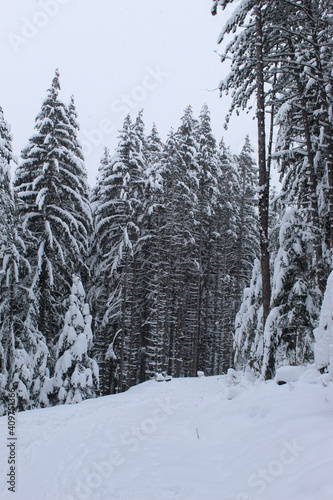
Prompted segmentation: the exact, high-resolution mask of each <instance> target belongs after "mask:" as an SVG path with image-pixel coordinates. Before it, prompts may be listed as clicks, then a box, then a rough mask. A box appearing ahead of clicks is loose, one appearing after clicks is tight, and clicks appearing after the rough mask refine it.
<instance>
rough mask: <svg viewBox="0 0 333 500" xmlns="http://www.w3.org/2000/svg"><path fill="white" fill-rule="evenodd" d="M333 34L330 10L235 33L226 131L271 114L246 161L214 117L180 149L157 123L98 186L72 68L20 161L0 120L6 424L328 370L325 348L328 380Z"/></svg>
mask: <svg viewBox="0 0 333 500" xmlns="http://www.w3.org/2000/svg"><path fill="white" fill-rule="evenodd" d="M233 3H235V5H236V2H233V1H232V0H229V1H228V0H215V1H214V2H213V9H212V13H213V14H216V13H217V10H218V9H220V8H221V9H222V10H224V9H226V8H227V7H229V6H230V4H233ZM332 19H333V6H332V4H331V2H329V1H328V0H323V1H322V0H316V1H314V0H294V1H283V0H268V1H266V0H250V1H244V2H241V3H239V4H238V3H237V8H236V7H235V12H234V14H233V15H232V16H231V17H230V19H229V21H228V22H227V23H226V25H225V28H224V29H223V31H222V33H221V35H220V39H219V41H220V43H221V44H222V45H221V47H223V53H222V55H221V60H222V63H223V65H228V64H229V66H230V67H229V70H230V71H229V72H228V76H227V77H226V78H225V79H223V80H222V81H221V83H220V92H221V95H222V96H224V95H225V94H229V95H230V96H231V107H230V113H229V114H228V115H227V117H226V127H227V125H228V122H229V120H237V116H232V115H238V114H240V113H242V112H245V110H247V111H248V112H251V108H252V106H253V102H255V103H256V104H255V105H256V110H255V111H254V114H255V118H256V121H257V126H258V146H257V150H258V155H257V158H256V157H255V154H254V145H252V144H251V142H250V139H249V136H245V137H244V141H243V148H242V150H241V152H240V153H239V154H234V153H233V152H232V151H230V149H229V148H228V147H227V146H226V145H225V143H224V140H223V137H221V136H219V137H217V138H216V137H215V136H214V134H213V132H212V128H211V123H210V112H209V109H208V107H207V106H206V105H203V107H202V110H201V112H200V114H199V116H194V114H193V111H192V108H191V106H188V107H187V108H186V109H185V110H184V112H183V116H182V117H181V119H180V123H179V124H175V129H173V130H171V131H170V133H169V134H168V137H167V138H166V140H165V141H162V140H161V138H160V136H159V133H158V130H157V128H156V126H155V125H154V126H153V127H152V130H151V131H147V130H146V128H145V124H144V113H143V111H140V112H139V113H138V114H137V115H136V116H130V115H128V116H126V118H125V120H124V123H123V127H122V129H121V130H120V131H119V134H118V146H117V148H116V150H115V151H110V150H109V149H108V148H107V147H105V149H104V153H103V155H102V158H101V161H100V166H99V174H98V178H97V182H96V185H95V186H93V187H92V188H91V187H89V186H88V182H87V172H86V167H85V160H84V155H83V151H82V147H81V145H80V140H79V125H78V117H77V112H76V107H75V103H74V98H72V99H71V100H70V102H69V103H64V102H63V101H62V100H61V89H60V75H59V72H58V70H56V72H55V76H54V79H53V81H52V83H51V86H50V88H49V89H48V90H47V92H46V97H45V99H44V101H43V104H42V107H41V109H40V111H39V114H38V115H37V117H36V121H35V129H34V131H32V132H31V134H32V135H31V137H30V139H29V143H28V145H27V147H26V148H25V149H24V150H23V151H22V152H21V156H20V158H19V159H17V158H16V156H15V154H14V153H15V152H13V150H12V136H11V131H10V126H9V124H8V122H7V121H6V117H5V116H4V112H3V110H2V108H0V226H1V227H0V414H4V413H6V408H7V404H8V397H9V392H10V390H11V389H12V388H13V389H14V390H15V392H16V395H17V398H18V408H19V409H20V410H26V409H31V408H35V407H47V406H51V405H57V404H65V403H76V402H80V401H82V400H83V399H87V398H92V397H97V396H100V395H106V394H111V393H117V392H122V391H124V390H126V389H128V388H129V387H131V386H133V385H135V384H138V383H140V382H144V381H146V380H149V379H151V378H153V377H158V376H162V375H161V374H164V375H163V376H164V377H165V375H166V374H167V375H170V376H173V377H188V376H196V375H197V373H198V371H202V372H204V373H205V374H207V375H216V374H220V373H225V372H227V370H228V369H229V368H232V367H237V368H244V367H245V366H248V367H250V368H251V369H252V370H253V371H254V373H255V374H257V375H258V376H259V375H260V374H261V375H262V376H263V377H265V378H266V379H270V378H272V377H274V374H275V370H276V367H277V366H279V365H281V364H292V365H300V364H304V363H309V362H313V360H314V356H315V349H316V348H315V340H317V343H318V341H321V347H320V348H321V351H320V352H321V357H320V361H319V364H321V366H319V368H320V369H322V370H326V369H327V367H328V365H329V362H330V357H329V345H330V343H331V340H330V338H328V337H325V338H324V340H323V335H322V334H321V331H320V329H319V330H318V326H319V318H320V311H321V306H322V303H323V299H324V294H325V289H326V284H327V279H328V277H329V274H330V272H331V269H332V245H333V122H332V116H333V78H332V74H333V73H332V71H333V59H332V48H333V47H332V44H333V42H332V40H333V36H332V35H333V27H332ZM225 39H227V43H226V44H225V43H224V42H225ZM223 65H222V66H221V67H223ZM36 112H38V110H36ZM13 132H14V133H15V130H14V131H13ZM220 132H221V131H220ZM221 135H222V134H221ZM273 164H274V166H276V167H277V169H278V172H279V176H280V183H281V187H280V186H279V187H274V186H272V185H271V183H270V177H271V170H272V166H273ZM316 329H317V330H316ZM322 329H325V328H324V326H322ZM315 330H316V332H317V334H316V338H315V333H316V332H315ZM325 342H326V344H325ZM324 344H325V345H324ZM323 346H324V347H323ZM325 346H326V347H325ZM325 349H326V350H325ZM323 353H324V354H323ZM325 353H326V354H325ZM318 359H319V358H318Z"/></svg>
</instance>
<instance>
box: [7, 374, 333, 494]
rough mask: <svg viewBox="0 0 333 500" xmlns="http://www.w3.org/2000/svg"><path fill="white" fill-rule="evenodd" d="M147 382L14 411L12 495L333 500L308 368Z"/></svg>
mask: <svg viewBox="0 0 333 500" xmlns="http://www.w3.org/2000/svg"><path fill="white" fill-rule="evenodd" d="M278 380H290V381H289V382H288V383H286V384H284V385H278V384H277V383H276V382H273V381H270V382H267V383H265V382H263V381H254V380H251V377H250V375H247V376H243V377H241V376H240V374H237V376H235V374H234V375H233V374H232V372H231V373H230V374H229V375H228V376H216V377H199V378H196V379H189V378H187V379H173V380H171V381H169V382H156V381H150V382H146V383H144V384H141V385H139V386H136V387H133V388H132V389H130V390H129V391H128V392H126V393H123V394H118V395H114V396H107V397H103V398H99V399H97V400H89V401H85V402H83V403H79V404H77V405H66V406H58V407H55V408H47V409H43V410H33V411H28V412H24V413H19V414H17V415H16V428H17V450H16V451H18V464H17V469H16V476H17V477H16V493H12V492H9V491H8V490H7V487H8V484H6V481H7V479H8V478H7V477H6V474H8V472H9V464H8V463H7V460H8V450H10V448H9V447H6V442H8V440H7V437H8V428H7V417H2V418H1V419H0V440H1V453H0V473H1V478H0V498H1V499H7V498H11V499H15V500H74V499H75V500H83V499H84V500H86V499H92V500H99V499H101V500H102V499H103V500H139V499H140V500H154V499H155V500H164V499H177V500H178V499H179V500H196V499H198V500H199V499H200V500H227V499H228V500H229V499H233V500H250V499H251V500H252V499H253V500H254V499H255V500H256V499H262V500H296V499H297V500H310V499H311V500H332V499H333V473H332V471H333V388H332V384H331V383H328V382H327V379H326V376H320V375H319V374H318V372H316V371H315V370H314V369H311V368H310V369H307V370H298V371H297V369H296V371H295V370H290V369H285V368H284V372H281V373H280V374H278Z"/></svg>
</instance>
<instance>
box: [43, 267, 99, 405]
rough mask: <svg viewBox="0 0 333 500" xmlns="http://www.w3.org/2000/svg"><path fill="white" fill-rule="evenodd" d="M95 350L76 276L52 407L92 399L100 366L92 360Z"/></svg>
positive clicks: (51, 389) (60, 346)
mask: <svg viewBox="0 0 333 500" xmlns="http://www.w3.org/2000/svg"><path fill="white" fill-rule="evenodd" d="M92 346H93V335H92V330H91V315H90V314H89V305H88V304H87V303H86V302H85V292H84V289H83V286H82V282H81V280H80V278H79V277H78V276H75V275H73V285H72V288H71V295H70V305H69V308H68V311H67V313H66V316H65V325H64V327H63V330H62V332H61V334H60V337H59V341H58V349H57V362H56V365H55V369H54V376H53V378H52V379H51V381H50V382H49V388H48V393H49V398H50V400H51V402H52V403H53V404H59V403H60V404H71V403H79V402H80V401H82V400H84V399H89V398H93V397H95V396H96V394H97V390H98V366H97V363H96V361H95V360H94V359H92V358H90V357H89V352H90V351H91V349H92Z"/></svg>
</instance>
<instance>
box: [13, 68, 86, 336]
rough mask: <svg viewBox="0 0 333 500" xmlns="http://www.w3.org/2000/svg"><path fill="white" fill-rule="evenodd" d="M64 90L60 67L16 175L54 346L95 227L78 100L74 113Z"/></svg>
mask: <svg viewBox="0 0 333 500" xmlns="http://www.w3.org/2000/svg"><path fill="white" fill-rule="evenodd" d="M59 90H60V84H59V73H58V71H56V74H55V77H54V79H53V81H52V85H51V87H50V89H49V90H48V94H47V97H46V99H45V101H44V102H43V105H42V109H41V112H40V113H39V115H38V116H37V119H36V125H35V130H36V132H35V134H34V135H33V136H32V138H31V139H30V141H29V145H28V146H27V148H25V149H24V151H23V152H22V158H23V162H22V164H21V165H20V166H19V168H18V169H17V172H16V179H15V190H16V194H17V197H18V198H19V200H20V201H21V203H20V205H19V209H20V210H19V211H20V216H21V218H22V222H23V227H24V229H25V231H26V232H27V234H29V236H30V243H29V247H28V253H27V255H28V260H29V262H30V266H31V269H32V275H31V276H32V277H31V280H30V289H31V293H32V295H33V296H34V300H36V301H37V303H38V307H37V311H38V330H39V331H40V332H41V333H42V334H43V335H45V337H46V338H47V341H48V344H49V345H51V344H52V342H53V341H54V339H55V338H56V337H57V335H58V333H59V331H60V328H61V323H62V317H63V316H62V315H63V314H64V304H63V297H64V296H66V295H68V293H69V290H70V286H71V285H70V282H71V275H72V273H73V272H76V273H78V272H80V270H81V268H82V266H84V259H85V256H86V251H87V241H88V235H89V228H90V208H89V201H88V197H87V189H86V174H85V171H84V166H83V163H82V158H81V156H82V155H81V153H80V150H79V146H78V143H77V135H76V134H77V128H76V126H75V125H74V117H75V112H74V107H73V103H72V104H71V110H70V112H68V109H67V108H66V106H65V105H64V104H63V103H62V102H61V101H60V100H59V97H58V94H59Z"/></svg>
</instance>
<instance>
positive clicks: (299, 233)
mask: <svg viewBox="0 0 333 500" xmlns="http://www.w3.org/2000/svg"><path fill="white" fill-rule="evenodd" d="M308 227H309V222H308V220H307V218H306V216H305V213H304V211H303V213H302V211H300V210H296V209H289V210H287V211H286V214H285V215H284V217H283V219H282V221H281V223H280V235H279V240H280V246H279V250H278V252H277V255H276V258H275V262H274V273H273V281H272V303H271V311H270V314H269V316H268V318H267V323H266V326H265V331H264V353H263V354H264V357H263V371H264V372H265V370H266V367H267V365H268V364H270V365H271V366H270V367H269V369H270V371H271V372H273V373H274V372H275V365H276V363H278V362H279V361H280V360H281V359H282V360H284V362H285V360H289V362H290V364H302V363H304V362H305V361H311V359H312V356H313V341H314V338H313V330H314V328H315V326H316V325H317V320H318V316H319V306H320V298H321V294H320V291H319V289H318V288H317V285H316V279H315V272H314V268H313V266H312V261H313V254H314V245H313V243H314V238H313V235H312V234H311V231H309V230H308Z"/></svg>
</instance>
